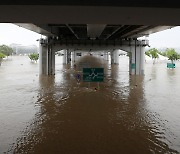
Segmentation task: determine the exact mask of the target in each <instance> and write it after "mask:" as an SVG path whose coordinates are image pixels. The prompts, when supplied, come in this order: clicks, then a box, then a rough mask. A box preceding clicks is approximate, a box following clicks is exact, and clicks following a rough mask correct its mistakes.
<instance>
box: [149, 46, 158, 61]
mask: <svg viewBox="0 0 180 154" xmlns="http://www.w3.org/2000/svg"><path fill="white" fill-rule="evenodd" d="M146 52H147V54H148V55H151V57H152V59H154V61H153V64H154V63H155V60H156V59H157V58H159V55H158V52H159V51H158V50H157V49H156V48H152V49H150V50H148V51H146Z"/></svg>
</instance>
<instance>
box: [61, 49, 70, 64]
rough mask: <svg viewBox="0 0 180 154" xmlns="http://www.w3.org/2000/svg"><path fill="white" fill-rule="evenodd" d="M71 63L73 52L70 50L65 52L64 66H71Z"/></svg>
mask: <svg viewBox="0 0 180 154" xmlns="http://www.w3.org/2000/svg"><path fill="white" fill-rule="evenodd" d="M70 61H71V52H70V51H69V50H64V57H63V64H69V63H70Z"/></svg>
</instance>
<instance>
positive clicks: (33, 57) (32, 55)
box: [28, 53, 39, 62]
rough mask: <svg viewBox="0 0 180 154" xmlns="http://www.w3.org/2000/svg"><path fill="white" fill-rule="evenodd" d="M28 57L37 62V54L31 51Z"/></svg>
mask: <svg viewBox="0 0 180 154" xmlns="http://www.w3.org/2000/svg"><path fill="white" fill-rule="evenodd" d="M28 57H29V58H30V59H31V61H36V62H37V60H38V59H39V54H37V53H32V54H30V55H29V56H28Z"/></svg>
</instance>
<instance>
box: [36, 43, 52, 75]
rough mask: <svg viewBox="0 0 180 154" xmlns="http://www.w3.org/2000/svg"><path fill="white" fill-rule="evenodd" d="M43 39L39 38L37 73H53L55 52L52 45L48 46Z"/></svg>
mask: <svg viewBox="0 0 180 154" xmlns="http://www.w3.org/2000/svg"><path fill="white" fill-rule="evenodd" d="M44 41H45V40H40V52H39V74H41V75H54V74H55V52H53V50H52V47H51V46H48V45H47V44H46V43H45V42H44Z"/></svg>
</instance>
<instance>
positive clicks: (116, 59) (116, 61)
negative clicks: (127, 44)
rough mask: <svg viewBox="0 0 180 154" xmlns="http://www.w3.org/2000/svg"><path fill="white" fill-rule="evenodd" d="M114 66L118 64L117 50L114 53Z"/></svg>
mask: <svg viewBox="0 0 180 154" xmlns="http://www.w3.org/2000/svg"><path fill="white" fill-rule="evenodd" d="M114 64H119V50H115V51H114Z"/></svg>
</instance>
